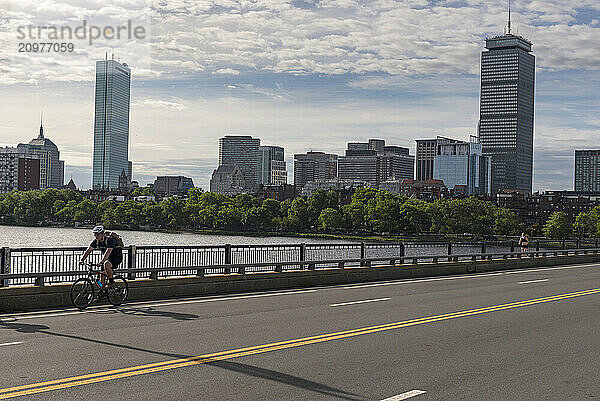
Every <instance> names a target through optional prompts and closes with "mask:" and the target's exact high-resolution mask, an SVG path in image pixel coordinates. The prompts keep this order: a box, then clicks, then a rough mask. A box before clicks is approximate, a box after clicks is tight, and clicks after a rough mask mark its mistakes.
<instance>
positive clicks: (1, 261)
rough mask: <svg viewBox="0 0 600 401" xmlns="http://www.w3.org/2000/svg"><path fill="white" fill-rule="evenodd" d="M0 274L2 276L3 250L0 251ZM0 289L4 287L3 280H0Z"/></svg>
mask: <svg viewBox="0 0 600 401" xmlns="http://www.w3.org/2000/svg"><path fill="white" fill-rule="evenodd" d="M0 274H4V248H1V249H0ZM0 287H4V280H0Z"/></svg>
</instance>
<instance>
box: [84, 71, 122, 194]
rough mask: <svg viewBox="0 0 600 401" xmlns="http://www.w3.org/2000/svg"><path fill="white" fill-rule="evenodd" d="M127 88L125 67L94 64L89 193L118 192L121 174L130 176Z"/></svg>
mask: <svg viewBox="0 0 600 401" xmlns="http://www.w3.org/2000/svg"><path fill="white" fill-rule="evenodd" d="M130 88H131V70H130V69H129V67H128V66H127V64H125V63H123V64H121V63H119V62H118V61H115V60H101V61H97V62H96V96H95V114H94V160H93V176H92V189H95V190H110V189H117V188H118V187H119V176H120V175H121V173H122V172H123V171H124V172H125V174H126V175H128V176H130V174H131V173H130V166H129V103H130ZM129 179H131V177H129Z"/></svg>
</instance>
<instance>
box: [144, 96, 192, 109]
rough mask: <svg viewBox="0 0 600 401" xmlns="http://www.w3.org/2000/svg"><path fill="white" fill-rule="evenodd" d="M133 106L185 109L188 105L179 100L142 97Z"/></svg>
mask: <svg viewBox="0 0 600 401" xmlns="http://www.w3.org/2000/svg"><path fill="white" fill-rule="evenodd" d="M133 107H151V108H163V109H172V110H179V111H181V110H185V109H187V106H186V105H184V104H182V103H179V102H169V101H166V100H160V99H141V100H139V101H136V102H135V103H133Z"/></svg>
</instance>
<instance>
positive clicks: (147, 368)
mask: <svg viewBox="0 0 600 401" xmlns="http://www.w3.org/2000/svg"><path fill="white" fill-rule="evenodd" d="M598 293H600V288H595V289H590V290H584V291H577V292H572V293H566V294H558V295H553V296H548V297H542V298H535V299H529V300H524V301H518V302H511V303H507V304H501V305H493V306H488V307H484V308H477V309H470V310H465V311H459V312H452V313H446V314H441V315H435V316H428V317H423V318H417V319H410V320H404V321H400V322H393V323H386V324H381V325H376V326H369V327H362V328H358V329H351V330H345V331H340V332H334V333H327V334H321V335H317V336H311V337H304V338H297V339H292V340H286V341H280V342H276V343H270V344H263V345H256V346H252V347H246V348H238V349H234V350H228V351H221V352H216V353H212V354H205V355H199V356H195V357H190V358H182V359H174V360H170V361H163V362H157V363H151V364H146V365H138V366H132V367H129V368H123V369H115V370H110V371H105V372H99V373H92V374H87V375H82V376H73V377H67V378H63V379H57V380H52V381H46V382H40V383H33V384H27V385H23V386H17V387H9V388H4V389H0V400H2V399H7V398H13V397H19V396H23V395H29V394H36V393H42V392H48V391H52V390H59V389H64V388H69V387H75V386H83V385H86V384H92V383H98V382H103V381H108V380H116V379H121V378H125V377H131V376H138V375H144V374H149V373H154V372H160V371H165V370H171V369H177V368H182V367H186V366H192V365H199V364H206V363H210V362H215V361H220V360H224V359H232V358H239V357H242V356H247V355H254V354H260V353H265V352H270V351H276V350H282V349H287V348H294V347H301V346H304V345H309V344H316V343H321V342H325V341H333V340H338V339H342V338H348V337H354V336H359V335H365V334H371V333H377V332H381V331H387V330H394V329H399V328H403V327H409V326H416V325H421V324H426V323H433V322H438V321H442V320H449V319H457V318H461V317H466V316H473V315H479V314H482V313H490V312H496V311H500V310H506V309H513V308H519V307H524V306H530V305H535V304H540V303H546V302H553V301H559V300H563V299H569V298H575V297H582V296H585V295H592V294H598Z"/></svg>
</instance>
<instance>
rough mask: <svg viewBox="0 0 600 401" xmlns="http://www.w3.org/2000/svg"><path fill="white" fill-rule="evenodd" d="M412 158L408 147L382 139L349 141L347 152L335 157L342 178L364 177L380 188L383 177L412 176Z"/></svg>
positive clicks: (401, 177) (370, 184) (413, 165)
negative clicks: (389, 143)
mask: <svg viewBox="0 0 600 401" xmlns="http://www.w3.org/2000/svg"><path fill="white" fill-rule="evenodd" d="M414 168H415V158H414V156H412V155H410V154H409V150H408V148H404V147H401V146H386V145H385V141H384V140H382V139H370V140H369V142H350V143H348V147H347V149H346V154H345V155H344V156H340V157H339V158H338V177H339V178H340V179H341V180H359V181H364V182H366V183H368V184H369V186H372V187H374V188H379V184H380V183H382V182H383V181H387V180H391V179H411V178H413V177H414Z"/></svg>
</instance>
